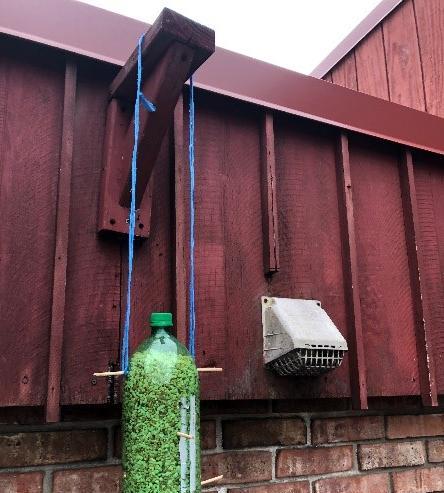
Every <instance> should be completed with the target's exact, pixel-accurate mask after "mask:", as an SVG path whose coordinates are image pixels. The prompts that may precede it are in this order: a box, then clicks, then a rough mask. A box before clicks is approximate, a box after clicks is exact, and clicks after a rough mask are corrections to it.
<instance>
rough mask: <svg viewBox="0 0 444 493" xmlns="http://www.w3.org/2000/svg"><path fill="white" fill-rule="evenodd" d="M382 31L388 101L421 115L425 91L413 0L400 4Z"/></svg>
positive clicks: (385, 22) (385, 21)
mask: <svg viewBox="0 0 444 493" xmlns="http://www.w3.org/2000/svg"><path fill="white" fill-rule="evenodd" d="M382 27H383V35H384V47H385V53H386V59H387V73H388V82H389V92H390V100H391V101H393V102H394V103H399V104H403V105H405V106H410V107H411V108H415V109H417V110H422V111H423V110H424V109H425V101H424V88H423V83H422V70H421V59H420V54H419V48H418V35H417V30H416V22H415V13H414V10H413V3H412V0H406V1H405V2H403V3H402V4H401V5H400V6H399V7H398V9H397V10H396V11H395V13H394V14H393V15H390V16H389V17H387V19H385V20H384V22H383V25H382Z"/></svg>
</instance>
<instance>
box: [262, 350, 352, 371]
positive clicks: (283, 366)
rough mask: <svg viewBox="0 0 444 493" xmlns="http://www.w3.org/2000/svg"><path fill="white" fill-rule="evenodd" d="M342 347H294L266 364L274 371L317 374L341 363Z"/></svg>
mask: <svg viewBox="0 0 444 493" xmlns="http://www.w3.org/2000/svg"><path fill="white" fill-rule="evenodd" d="M345 352H346V351H345V350H343V349H332V348H296V349H293V350H292V351H290V352H288V353H286V354H284V355H282V356H280V357H278V358H277V359H275V360H273V361H271V362H270V363H268V364H267V367H268V368H271V369H272V370H274V371H275V372H276V373H278V374H279V375H282V376H286V375H306V376H307V375H309V376H317V375H321V374H322V373H325V372H327V371H329V370H333V369H334V368H338V366H340V365H341V363H342V359H343V357H344V354H345Z"/></svg>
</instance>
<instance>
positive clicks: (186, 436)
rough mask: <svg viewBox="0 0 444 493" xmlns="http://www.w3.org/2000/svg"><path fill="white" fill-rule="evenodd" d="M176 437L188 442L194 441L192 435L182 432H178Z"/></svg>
mask: <svg viewBox="0 0 444 493" xmlns="http://www.w3.org/2000/svg"><path fill="white" fill-rule="evenodd" d="M177 436H179V437H184V438H188V440H193V439H194V437H193V435H188V433H184V432H183V431H178V432H177Z"/></svg>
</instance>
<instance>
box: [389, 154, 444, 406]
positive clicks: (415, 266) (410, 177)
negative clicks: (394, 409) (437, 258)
mask: <svg viewBox="0 0 444 493" xmlns="http://www.w3.org/2000/svg"><path fill="white" fill-rule="evenodd" d="M399 169H400V177H401V190H402V202H403V211H404V224H405V230H406V244H407V254H408V258H409V267H410V282H411V289H412V299H413V308H414V317H415V329H416V351H417V356H418V369H419V386H420V390H421V396H422V402H423V404H424V405H425V406H437V405H438V395H437V390H436V377H435V361H434V350H433V345H432V331H433V326H432V321H431V315H430V310H429V305H428V303H427V302H426V301H425V297H424V294H423V287H422V284H423V279H424V275H423V274H422V272H424V270H425V266H424V258H423V254H422V250H421V248H420V245H419V242H420V238H419V236H420V226H419V216H418V204H417V197H416V185H415V176H414V172H413V160H412V154H411V152H410V151H405V152H404V153H402V156H401V159H400V168H399Z"/></svg>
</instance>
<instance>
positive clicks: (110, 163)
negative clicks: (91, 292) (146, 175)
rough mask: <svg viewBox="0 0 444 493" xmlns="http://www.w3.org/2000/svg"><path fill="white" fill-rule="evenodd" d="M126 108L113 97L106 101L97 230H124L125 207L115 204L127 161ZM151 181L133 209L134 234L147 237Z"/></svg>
mask: <svg viewBox="0 0 444 493" xmlns="http://www.w3.org/2000/svg"><path fill="white" fill-rule="evenodd" d="M128 113H129V112H128V111H127V109H126V108H125V107H124V106H122V105H121V104H120V102H119V101H118V100H117V99H113V100H111V101H110V103H109V105H108V110H107V116H106V129H105V139H104V146H103V169H102V177H101V187H100V190H101V192H100V193H101V195H100V201H99V214H98V230H99V232H100V233H105V232H108V233H110V232H111V233H119V234H127V233H128V214H129V211H128V208H127V207H123V206H121V205H120V204H119V200H118V198H119V195H120V193H121V190H122V183H124V182H125V180H126V174H127V172H128V164H127V163H124V162H123V160H122V156H123V149H122V146H123V145H124V143H125V139H126V132H127V128H128V125H129V122H130V116H129V114H128ZM152 187H153V183H152V180H151V181H150V183H149V185H148V190H147V191H146V193H145V194H144V197H143V200H142V202H141V204H140V205H139V208H138V209H137V211H136V228H135V235H136V237H137V238H148V237H149V235H150V226H151V208H152Z"/></svg>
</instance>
